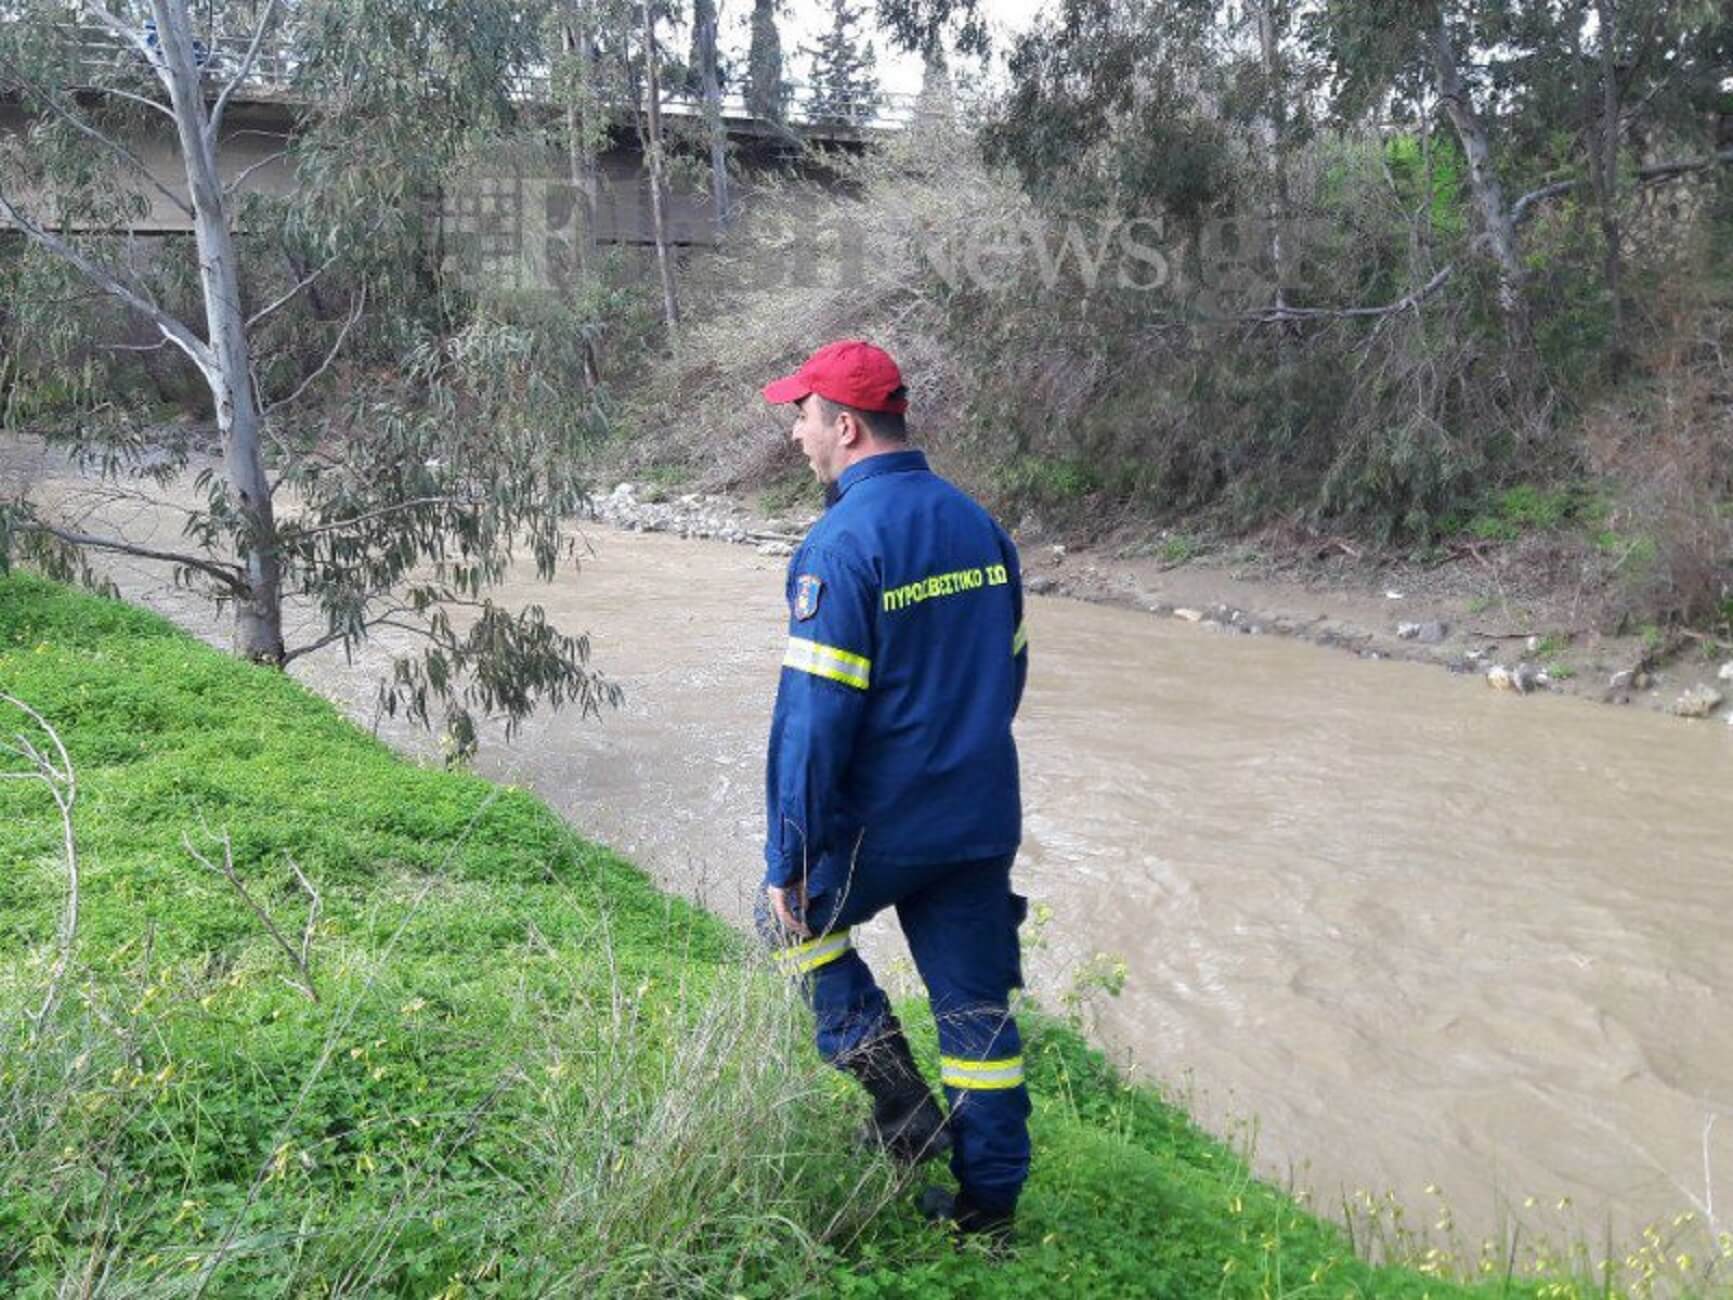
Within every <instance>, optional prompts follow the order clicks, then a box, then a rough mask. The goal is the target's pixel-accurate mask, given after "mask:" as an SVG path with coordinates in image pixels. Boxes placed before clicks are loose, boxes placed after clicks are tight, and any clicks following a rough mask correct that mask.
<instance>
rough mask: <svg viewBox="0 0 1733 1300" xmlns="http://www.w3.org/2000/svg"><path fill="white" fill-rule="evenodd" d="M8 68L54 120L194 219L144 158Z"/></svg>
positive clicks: (8, 65) (189, 206)
mask: <svg viewBox="0 0 1733 1300" xmlns="http://www.w3.org/2000/svg"><path fill="white" fill-rule="evenodd" d="M5 67H6V69H7V70H8V71H9V72H10V73H11V74H12V76H13V77H14V78H16V79H17V80H18V81H19V82H20V83H22V84H24V85H26V86H28V89H27V91H26V92H25V93H26V94H27V95H29V96H30V98H32V99H35V100H36V101H37V102H39V103H41V104H43V105H45V106H46V107H47V109H48V111H49V112H51V113H53V114H54V116H55V117H57V118H59V119H60V120H61V121H62V122H65V123H66V124H67V125H68V126H70V127H71V128H72V129H73V130H74V131H77V132H78V133H79V134H80V135H82V136H84V137H86V138H87V139H90V140H94V141H96V143H97V144H99V145H101V146H102V147H103V148H104V149H107V150H108V151H109V152H110V153H112V154H114V155H115V157H117V158H119V159H120V160H121V161H122V162H125V163H128V164H129V165H131V167H132V168H133V170H134V171H136V172H137V173H138V174H139V175H140V176H143V177H144V178H145V180H147V181H149V182H150V185H151V188H152V189H154V190H155V191H156V192H157V193H158V194H160V195H162V196H163V197H164V198H165V199H167V200H168V201H169V202H170V203H172V204H173V205H174V206H175V207H176V208H178V209H179V210H180V211H182V212H184V213H186V215H187V216H189V217H190V216H192V215H193V205H192V204H191V203H189V202H187V200H185V199H183V198H182V197H181V196H180V195H178V194H176V193H175V192H174V191H173V190H171V189H170V188H169V187H168V186H166V185H164V184H163V183H162V182H161V181H160V180H158V179H157V177H156V173H155V172H153V171H151V169H150V168H149V167H148V166H147V165H146V164H145V162H144V160H143V159H142V158H140V157H139V156H138V155H137V154H135V153H134V152H133V151H132V150H131V149H128V148H127V147H126V146H125V145H124V144H122V143H121V142H120V141H119V140H116V139H115V138H114V137H113V136H110V135H104V134H103V133H102V132H101V131H98V130H97V129H96V128H95V127H94V126H92V125H90V123H88V122H86V121H84V120H83V119H81V118H80V117H79V116H78V114H76V113H74V112H71V111H69V110H68V109H67V108H66V107H65V106H64V105H63V104H61V103H60V100H59V98H58V97H57V96H55V95H54V94H52V93H50V92H49V91H47V90H45V89H43V88H42V87H41V86H38V85H35V84H34V83H30V82H26V81H25V79H24V77H23V76H22V75H21V74H20V73H19V71H18V68H17V65H16V64H14V63H12V62H11V61H10V60H7V61H6V63H5ZM147 102H154V101H147ZM157 107H159V108H160V107H161V105H160V104H159V105H157ZM169 116H170V117H171V118H172V117H173V116H174V114H173V113H172V112H171V113H170V114H169Z"/></svg>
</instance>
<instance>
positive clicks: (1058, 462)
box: [998, 456, 1102, 506]
mask: <svg viewBox="0 0 1733 1300" xmlns="http://www.w3.org/2000/svg"><path fill="white" fill-rule="evenodd" d="M998 481H999V488H1000V490H1001V491H1002V492H1003V493H1004V494H1005V496H1006V497H1007V499H1009V500H1010V501H1013V502H1027V503H1029V504H1031V505H1037V506H1052V505H1075V504H1076V503H1078V502H1079V501H1081V500H1082V499H1083V498H1084V497H1087V496H1089V495H1091V494H1092V493H1095V492H1098V491H1100V490H1101V487H1102V480H1101V476H1100V474H1099V473H1098V471H1097V470H1096V469H1095V467H1094V466H1092V465H1090V464H1089V463H1088V462H1087V461H1083V460H1073V459H1066V458H1061V457H1047V456H1021V457H1018V458H1016V459H1014V460H1010V461H1007V462H1006V463H1005V465H1004V466H1003V467H1002V468H1001V469H1000V470H999V472H998Z"/></svg>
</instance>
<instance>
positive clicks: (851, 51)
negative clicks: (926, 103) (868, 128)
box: [801, 0, 879, 126]
mask: <svg viewBox="0 0 1733 1300" xmlns="http://www.w3.org/2000/svg"><path fill="white" fill-rule="evenodd" d="M863 12H864V11H863V10H861V9H860V8H859V7H857V6H855V5H852V4H850V3H849V0H831V4H830V19H831V22H830V30H829V31H828V32H826V33H825V34H824V35H823V36H821V37H819V41H818V44H817V45H816V46H803V47H802V48H801V53H802V54H805V55H808V56H810V57H811V59H812V100H811V102H810V103H809V105H808V107H807V116H808V117H809V119H810V120H811V121H813V122H827V123H839V124H843V125H849V126H859V125H861V124H862V123H864V122H869V121H871V120H872V118H873V116H874V115H875V114H876V113H877V111H878V103H879V83H878V77H877V76H876V75H875V74H874V71H873V69H874V68H875V67H876V66H877V64H878V56H877V55H876V54H875V53H874V51H873V43H872V42H871V41H868V42H866V44H865V45H864V46H863V45H862V44H861V40H860V34H859V32H858V30H857V28H858V26H859V24H860V21H861V17H862V14H863Z"/></svg>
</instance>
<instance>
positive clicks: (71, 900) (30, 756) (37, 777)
mask: <svg viewBox="0 0 1733 1300" xmlns="http://www.w3.org/2000/svg"><path fill="white" fill-rule="evenodd" d="M0 701H4V702H5V703H7V704H10V705H11V706H12V707H13V708H15V709H17V710H19V711H20V712H21V713H23V714H25V715H26V716H27V717H28V718H29V719H30V720H31V721H32V722H33V723H35V724H36V726H37V727H38V728H39V729H40V730H41V731H42V733H43V734H44V735H45V736H47V737H48V740H49V743H50V745H51V746H52V747H53V751H54V754H55V755H58V757H59V762H58V763H56V761H55V759H54V758H53V757H51V756H50V755H49V754H47V753H45V752H44V751H43V749H42V747H41V746H39V745H37V744H36V742H34V741H32V740H31V739H30V738H29V737H28V736H26V735H25V734H24V733H23V732H22V731H20V732H16V733H14V735H13V743H10V744H8V743H5V742H0V750H4V751H5V752H7V753H9V754H16V755H17V756H18V757H20V758H22V759H23V760H24V761H25V763H27V764H28V765H29V767H30V769H31V770H29V771H26V772H0V780H7V781H40V782H42V784H43V785H44V786H45V787H46V788H47V790H48V793H49V796H50V797H51V798H52V799H53V800H54V805H55V807H56V808H58V809H59V810H60V828H61V836H62V851H63V852H64V854H65V855H66V907H65V909H64V910H63V911H62V912H61V916H60V947H59V951H58V952H57V953H56V955H55V958H54V969H53V971H52V972H51V973H50V974H49V977H48V989H47V991H46V992H45V993H44V994H43V996H42V1005H41V1007H39V1008H38V1009H37V1011H36V1012H35V1013H34V1014H33V1015H31V1022H32V1024H33V1025H35V1026H36V1027H37V1028H38V1029H40V1027H41V1026H42V1025H43V1024H44V1023H45V1022H46V1021H47V1019H48V1017H49V1016H50V1015H51V1014H52V1013H53V1011H54V1008H55V1007H56V1006H57V1005H58V1004H59V1001H60V991H61V985H62V983H63V981H64V979H65V976H66V969H67V967H68V966H69V965H70V964H71V961H72V949H73V945H74V943H75V942H76V941H77V939H78V841H77V838H76V837H75V836H74V835H73V831H72V806H73V804H74V803H76V802H77V800H78V773H77V772H76V771H75V770H74V769H73V766H72V758H71V756H70V755H69V754H68V753H67V752H66V745H65V744H64V742H62V741H61V739H60V733H59V732H58V731H56V730H55V729H54V727H53V724H51V723H50V722H49V721H48V719H46V718H44V717H43V716H42V715H41V714H40V713H38V712H37V711H36V710H35V709H33V708H31V707H30V706H29V705H28V704H26V703H25V702H24V701H23V700H20V699H18V698H17V697H16V696H13V695H6V694H0Z"/></svg>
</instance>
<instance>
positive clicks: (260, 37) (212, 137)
mask: <svg viewBox="0 0 1733 1300" xmlns="http://www.w3.org/2000/svg"><path fill="white" fill-rule="evenodd" d="M276 12H277V0H270V2H269V3H268V4H266V6H265V11H264V12H263V13H262V14H260V15H259V23H258V26H256V27H255V28H254V29H253V41H252V44H251V45H249V46H247V54H246V57H245V58H243V59H242V60H241V66H240V67H239V68H237V69H236V70H235V75H234V76H232V77H230V78H229V84H228V85H226V86H224V87H223V89H222V93H221V94H219V95H218V96H217V102H216V104H215V105H213V106H212V108H211V115H210V119H209V120H208V121H207V122H206V123H205V141H206V143H207V144H208V145H209V146H210V149H211V151H212V152H213V153H215V151H216V147H217V133H218V132H219V131H220V130H222V126H223V111H224V110H225V109H227V108H228V106H229V100H230V98H231V97H232V96H233V95H234V93H235V88H236V87H237V86H239V85H240V84H241V83H242V82H243V81H245V80H246V79H247V78H248V77H249V76H250V75H251V74H252V71H253V65H254V64H255V63H257V62H258V60H259V47H260V46H261V45H262V44H264V41H265V29H266V28H267V27H269V26H270V25H271V18H272V16H273V15H274V14H275V13H276Z"/></svg>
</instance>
